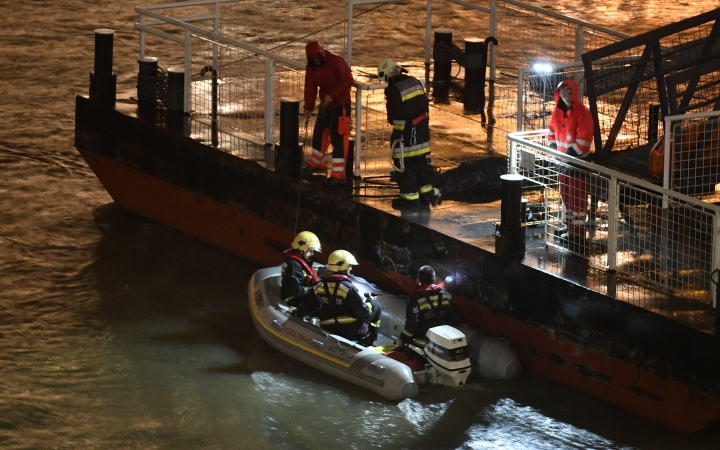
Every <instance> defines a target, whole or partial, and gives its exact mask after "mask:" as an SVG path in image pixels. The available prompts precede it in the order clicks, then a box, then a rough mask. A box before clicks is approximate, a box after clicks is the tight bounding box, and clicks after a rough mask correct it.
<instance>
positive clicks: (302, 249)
mask: <svg viewBox="0 0 720 450" xmlns="http://www.w3.org/2000/svg"><path fill="white" fill-rule="evenodd" d="M320 251H321V248H320V239H318V237H317V236H316V235H315V233H313V232H311V231H301V232H300V233H298V234H297V236H295V240H294V241H293V243H292V246H291V247H290V248H289V249H287V250H285V262H284V263H283V265H282V278H281V287H280V295H281V296H282V298H283V300H285V302H286V303H287V304H288V305H290V306H297V305H298V304H299V303H300V302H301V301H302V299H303V297H304V296H305V295H307V293H308V292H310V291H311V290H312V287H313V286H315V284H317V283H318V282H319V281H320V279H319V278H318V274H317V272H316V271H315V269H314V268H313V265H312V257H313V255H314V254H315V252H318V253H319V252H320Z"/></svg>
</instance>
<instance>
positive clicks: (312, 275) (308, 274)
mask: <svg viewBox="0 0 720 450" xmlns="http://www.w3.org/2000/svg"><path fill="white" fill-rule="evenodd" d="M287 258H288V259H294V260H295V261H297V262H299V263H300V265H301V266H303V271H304V272H305V282H304V284H305V286H312V285H313V284H316V283H319V282H320V278H319V277H318V275H317V272H315V269H313V268H312V266H311V265H310V264H309V263H308V262H307V261H305V259H304V258H303V257H302V256H300V255H298V254H297V253H294V252H291V253H288V254H287Z"/></svg>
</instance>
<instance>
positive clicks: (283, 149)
mask: <svg viewBox="0 0 720 450" xmlns="http://www.w3.org/2000/svg"><path fill="white" fill-rule="evenodd" d="M299 135H300V100H299V99H297V98H281V99H280V143H279V144H277V145H276V146H275V171H276V172H278V173H282V174H285V175H292V176H297V177H300V171H301V170H302V160H303V159H302V157H303V152H302V144H301V143H300V142H299V138H298V137H299Z"/></svg>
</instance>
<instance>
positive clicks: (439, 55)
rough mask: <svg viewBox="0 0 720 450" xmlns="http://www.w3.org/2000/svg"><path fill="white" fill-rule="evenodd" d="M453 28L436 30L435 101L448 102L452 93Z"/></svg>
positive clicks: (434, 48) (434, 53) (433, 93)
mask: <svg viewBox="0 0 720 450" xmlns="http://www.w3.org/2000/svg"><path fill="white" fill-rule="evenodd" d="M452 34H453V29H452V28H438V29H437V30H435V41H434V42H433V62H434V69H433V74H434V78H433V82H432V88H433V92H432V95H433V100H435V101H436V102H447V101H448V97H449V92H450V79H451V72H452V60H453V50H452Z"/></svg>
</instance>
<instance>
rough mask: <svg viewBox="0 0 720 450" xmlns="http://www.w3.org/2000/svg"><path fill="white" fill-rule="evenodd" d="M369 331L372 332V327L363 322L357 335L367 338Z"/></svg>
mask: <svg viewBox="0 0 720 450" xmlns="http://www.w3.org/2000/svg"><path fill="white" fill-rule="evenodd" d="M368 331H370V325H368V323H367V322H363V323H362V325H360V328H358V330H357V334H359V335H360V336H365V335H367V334H368Z"/></svg>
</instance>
